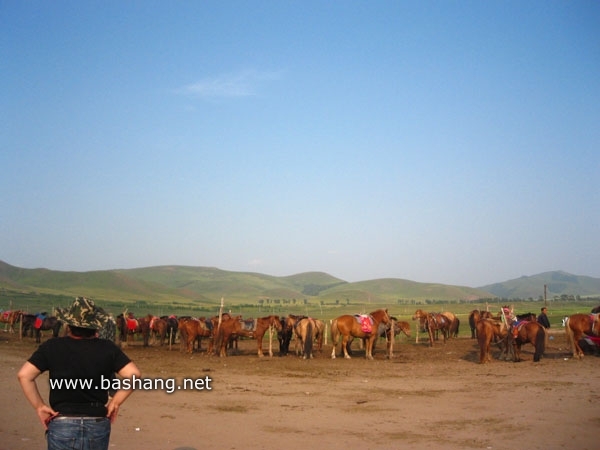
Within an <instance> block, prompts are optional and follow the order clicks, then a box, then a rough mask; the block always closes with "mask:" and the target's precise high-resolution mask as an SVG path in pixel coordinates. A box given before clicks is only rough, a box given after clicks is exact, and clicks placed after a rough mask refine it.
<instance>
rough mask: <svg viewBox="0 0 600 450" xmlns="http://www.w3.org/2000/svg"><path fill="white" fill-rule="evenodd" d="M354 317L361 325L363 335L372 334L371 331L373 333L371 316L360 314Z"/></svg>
mask: <svg viewBox="0 0 600 450" xmlns="http://www.w3.org/2000/svg"><path fill="white" fill-rule="evenodd" d="M354 317H356V320H357V321H358V323H360V329H361V330H362V332H363V333H370V332H371V331H373V320H372V319H371V317H370V316H367V315H365V314H360V315H356V316H354Z"/></svg>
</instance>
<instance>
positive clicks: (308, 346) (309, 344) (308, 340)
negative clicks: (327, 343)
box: [303, 319, 313, 359]
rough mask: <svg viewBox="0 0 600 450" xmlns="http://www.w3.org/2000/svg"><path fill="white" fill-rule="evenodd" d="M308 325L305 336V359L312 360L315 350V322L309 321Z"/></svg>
mask: <svg viewBox="0 0 600 450" xmlns="http://www.w3.org/2000/svg"><path fill="white" fill-rule="evenodd" d="M307 322H308V323H307V324H306V335H305V336H304V349H303V350H304V358H305V359H306V358H312V348H313V321H312V320H311V319H308V320H307Z"/></svg>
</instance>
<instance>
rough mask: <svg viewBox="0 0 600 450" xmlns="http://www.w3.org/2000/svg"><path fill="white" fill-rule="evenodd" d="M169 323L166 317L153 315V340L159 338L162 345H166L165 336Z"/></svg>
mask: <svg viewBox="0 0 600 450" xmlns="http://www.w3.org/2000/svg"><path fill="white" fill-rule="evenodd" d="M167 328H168V324H167V321H166V319H162V318H160V317H152V319H151V320H150V333H151V335H152V339H153V341H154V340H156V339H158V342H159V344H160V346H161V347H162V346H163V345H165V338H166V337H167Z"/></svg>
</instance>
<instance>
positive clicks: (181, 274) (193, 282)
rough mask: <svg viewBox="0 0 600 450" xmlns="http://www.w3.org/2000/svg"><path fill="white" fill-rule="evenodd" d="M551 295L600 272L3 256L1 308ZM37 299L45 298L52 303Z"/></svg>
mask: <svg viewBox="0 0 600 450" xmlns="http://www.w3.org/2000/svg"><path fill="white" fill-rule="evenodd" d="M544 284H546V285H547V286H548V298H549V299H552V298H553V297H555V296H560V295H564V294H568V295H573V296H594V295H596V296H597V295H598V294H600V279H596V278H591V277H583V276H576V275H570V274H568V273H565V272H547V273H543V274H539V275H534V276H531V277H521V278H518V279H516V280H510V281H506V282H503V283H496V284H492V285H488V286H483V287H480V288H471V287H465V286H452V285H444V284H436V283H419V282H415V281H409V280H403V279H397V278H384V279H376V280H367V281H361V282H355V283H348V282H346V281H344V280H340V279H339V278H335V277H332V276H331V275H328V274H326V273H323V272H306V273H301V274H296V275H290V276H285V277H275V276H270V275H265V274H260V273H253V272H231V271H226V270H221V269H217V268H214V267H190V266H157V267H145V268H137V269H118V270H103V271H90V272H64V271H54V270H48V269H23V268H19V267H15V266H11V265H9V264H7V263H4V262H1V261H0V308H6V307H7V306H6V304H7V303H8V301H7V299H8V298H9V297H10V296H11V295H12V297H13V298H14V297H15V296H16V297H21V298H26V299H27V301H28V302H29V301H32V302H33V303H34V304H38V305H39V307H45V306H46V305H57V304H59V305H63V304H65V303H66V302H67V301H68V300H69V299H72V298H73V297H75V296H79V295H83V296H87V297H91V298H94V299H96V300H98V301H103V302H105V303H109V304H112V305H116V307H118V308H121V307H129V306H130V305H133V306H136V307H138V308H140V307H144V308H146V307H147V306H148V308H149V307H150V306H152V307H156V306H157V305H163V306H164V308H165V309H183V310H185V309H194V310H202V309H203V308H204V309H207V310H210V311H214V308H215V305H218V304H219V303H220V300H221V298H224V299H225V302H226V303H227V305H248V307H257V306H259V305H265V306H266V305H271V306H270V307H271V308H272V307H273V305H283V304H287V305H296V306H297V307H298V308H300V307H301V306H300V305H307V304H312V305H331V306H333V307H336V306H337V305H349V304H361V305H368V304H379V305H397V304H412V303H426V302H435V303H439V302H470V301H473V302H477V301H479V300H481V299H493V298H506V299H511V298H522V299H527V298H532V299H533V300H538V299H539V298H540V296H541V295H543V286H544ZM36 299H46V303H43V302H42V300H40V301H39V302H38V303H35V302H36V301H37V300H36Z"/></svg>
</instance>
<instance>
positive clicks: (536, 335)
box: [511, 321, 546, 362]
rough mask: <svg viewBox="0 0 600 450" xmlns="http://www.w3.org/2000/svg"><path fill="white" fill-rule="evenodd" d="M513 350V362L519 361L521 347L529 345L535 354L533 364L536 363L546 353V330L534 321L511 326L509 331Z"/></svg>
mask: <svg viewBox="0 0 600 450" xmlns="http://www.w3.org/2000/svg"><path fill="white" fill-rule="evenodd" d="M511 335H512V337H513V344H514V350H515V359H514V360H515V362H517V361H521V346H522V345H523V344H527V343H530V344H531V345H533V347H534V349H535V352H534V354H533V362H538V361H539V360H540V359H541V357H542V356H543V355H544V352H545V351H546V328H544V327H543V326H542V325H540V324H539V323H537V322H534V321H525V322H520V323H518V324H515V325H513V327H512V330H511Z"/></svg>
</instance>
